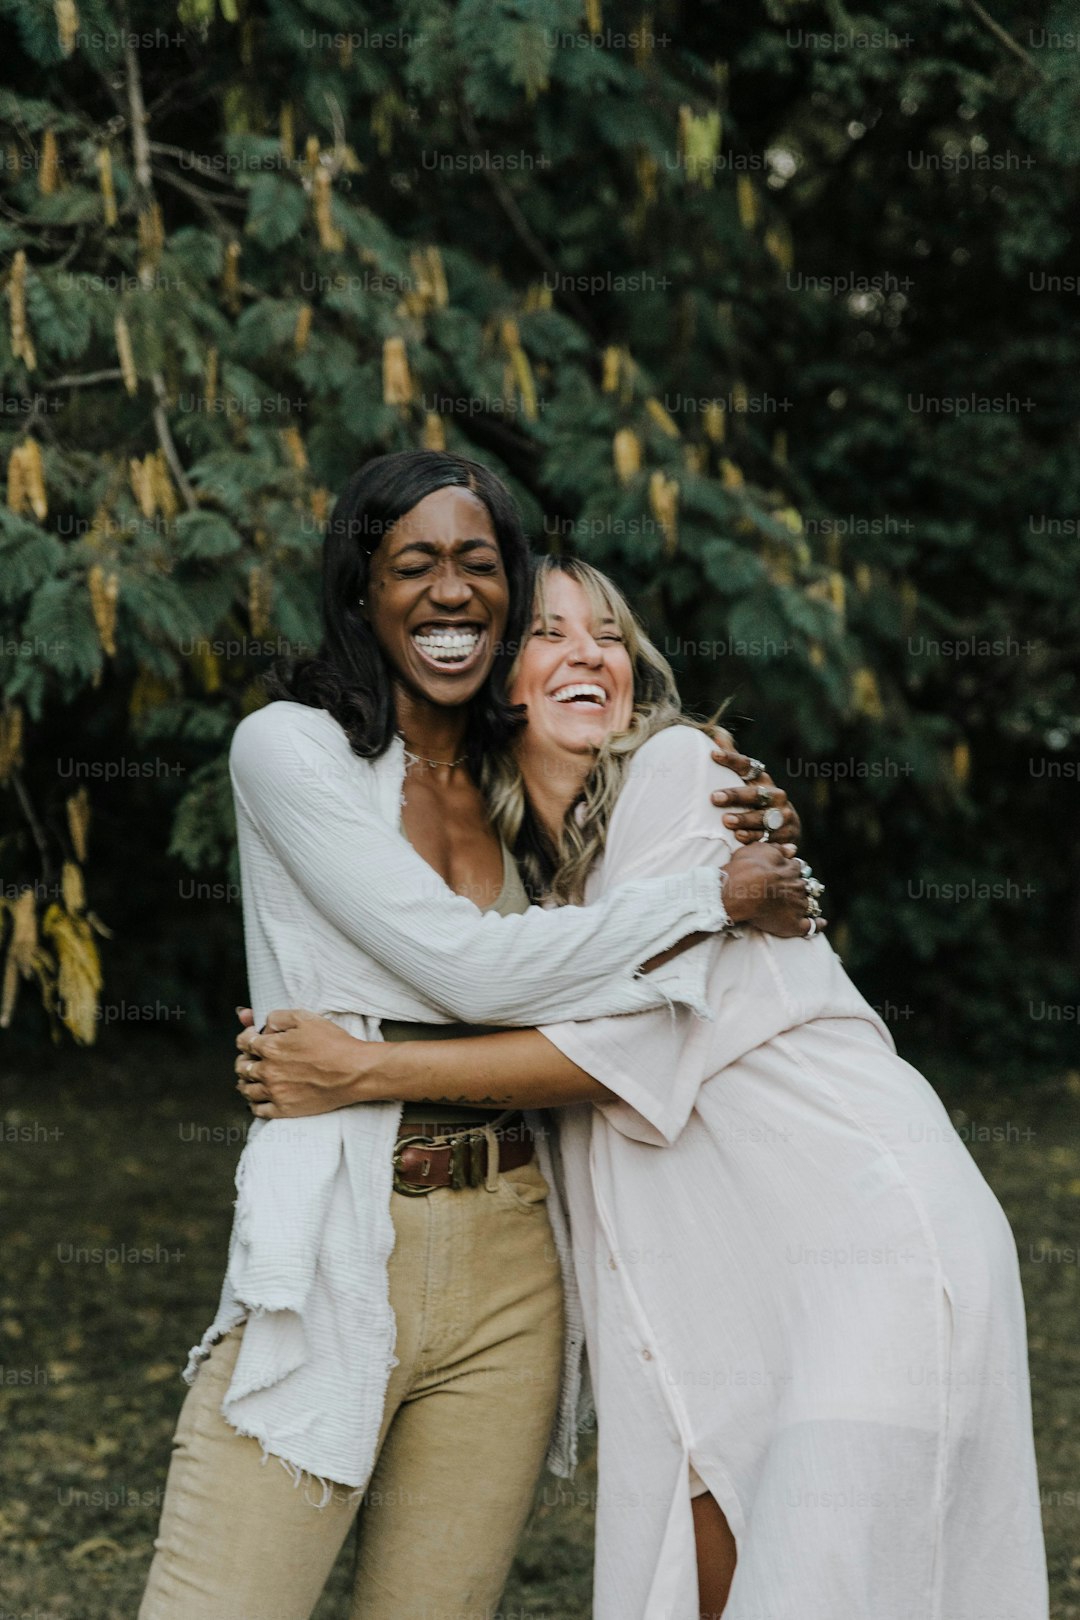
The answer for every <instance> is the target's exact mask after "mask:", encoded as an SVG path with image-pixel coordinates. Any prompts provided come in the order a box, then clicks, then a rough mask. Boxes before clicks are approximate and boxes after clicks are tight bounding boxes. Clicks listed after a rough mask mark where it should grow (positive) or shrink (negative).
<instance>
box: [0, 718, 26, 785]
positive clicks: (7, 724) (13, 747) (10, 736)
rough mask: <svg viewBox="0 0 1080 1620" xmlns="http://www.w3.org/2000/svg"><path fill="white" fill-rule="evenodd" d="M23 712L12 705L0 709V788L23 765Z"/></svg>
mask: <svg viewBox="0 0 1080 1620" xmlns="http://www.w3.org/2000/svg"><path fill="white" fill-rule="evenodd" d="M22 745H23V712H22V709H21V708H20V706H19V704H17V703H12V704H10V705H6V706H5V707H4V708H3V709H0V786H2V785H3V784H4V783H5V782H6V781H7V779H8V777H9V776H10V775H11V773H12V771H17V770H18V769H19V766H20V765H21V764H22Z"/></svg>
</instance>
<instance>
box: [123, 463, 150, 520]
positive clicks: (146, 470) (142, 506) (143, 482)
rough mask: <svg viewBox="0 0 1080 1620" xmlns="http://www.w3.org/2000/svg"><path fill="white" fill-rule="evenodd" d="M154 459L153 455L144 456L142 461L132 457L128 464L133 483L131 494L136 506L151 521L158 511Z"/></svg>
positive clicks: (130, 478)
mask: <svg viewBox="0 0 1080 1620" xmlns="http://www.w3.org/2000/svg"><path fill="white" fill-rule="evenodd" d="M153 465H154V458H153V456H152V455H147V456H144V457H143V459H142V461H140V460H139V459H138V458H137V457H136V456H132V458H131V460H130V461H129V462H128V476H129V480H130V483H131V492H132V494H133V495H134V497H135V504H136V505H137V506H138V508H139V511H140V512H141V513H142V515H143V517H144V518H147V519H150V518H152V517H153V516H154V514H155V512H156V511H157V496H156V493H155V490H154V477H153Z"/></svg>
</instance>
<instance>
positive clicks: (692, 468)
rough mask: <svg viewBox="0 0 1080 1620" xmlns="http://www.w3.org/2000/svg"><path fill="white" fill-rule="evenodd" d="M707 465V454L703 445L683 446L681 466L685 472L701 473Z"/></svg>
mask: <svg viewBox="0 0 1080 1620" xmlns="http://www.w3.org/2000/svg"><path fill="white" fill-rule="evenodd" d="M708 464H709V452H708V450H707V449H706V448H705V446H704V445H703V444H684V445H683V466H684V467H685V468H686V470H687V472H692V473H703V472H704V471H705V469H706V467H707V466H708Z"/></svg>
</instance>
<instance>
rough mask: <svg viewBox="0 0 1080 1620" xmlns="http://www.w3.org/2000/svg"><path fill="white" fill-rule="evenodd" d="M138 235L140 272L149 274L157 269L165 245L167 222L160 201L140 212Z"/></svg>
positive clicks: (144, 274) (143, 274)
mask: <svg viewBox="0 0 1080 1620" xmlns="http://www.w3.org/2000/svg"><path fill="white" fill-rule="evenodd" d="M137 237H138V243H139V274H140V275H141V276H144V277H145V276H149V275H150V274H152V272H153V271H154V270H156V269H157V266H158V263H159V262H160V259H161V253H162V249H163V248H164V246H165V222H164V220H163V219H162V216H161V208H160V205H159V204H158V203H154V204H152V206H151V207H149V208H144V209H143V210H142V212H141V213H140V214H139V219H138V227H137Z"/></svg>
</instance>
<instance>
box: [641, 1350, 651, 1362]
mask: <svg viewBox="0 0 1080 1620" xmlns="http://www.w3.org/2000/svg"><path fill="white" fill-rule="evenodd" d="M641 1359H642V1361H651V1360H652V1351H651V1350H648V1349H646V1350H643V1351H642V1352H641Z"/></svg>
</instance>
